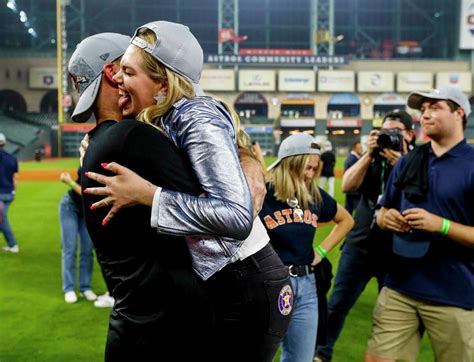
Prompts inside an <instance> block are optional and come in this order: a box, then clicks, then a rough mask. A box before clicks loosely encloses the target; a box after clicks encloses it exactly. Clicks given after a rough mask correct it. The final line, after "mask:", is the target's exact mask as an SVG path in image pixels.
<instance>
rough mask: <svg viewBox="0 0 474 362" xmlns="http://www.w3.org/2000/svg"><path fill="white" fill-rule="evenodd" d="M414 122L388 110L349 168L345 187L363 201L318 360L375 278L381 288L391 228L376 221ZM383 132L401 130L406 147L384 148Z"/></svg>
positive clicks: (410, 140)
mask: <svg viewBox="0 0 474 362" xmlns="http://www.w3.org/2000/svg"><path fill="white" fill-rule="evenodd" d="M412 125H413V120H412V118H411V116H410V115H409V114H408V113H407V112H405V111H402V110H394V111H392V112H388V113H387V114H386V115H385V118H384V120H383V123H382V129H381V130H380V131H378V130H372V131H371V132H370V135H369V138H368V142H367V146H368V151H367V152H366V153H365V154H364V155H362V156H361V158H360V159H359V160H358V161H357V162H356V163H355V164H354V165H352V167H350V168H349V169H348V170H347V171H346V172H345V173H344V177H343V179H342V191H343V192H353V191H356V190H360V192H361V200H360V202H359V204H358V205H357V208H356V211H355V214H354V220H355V224H354V227H353V228H352V230H351V231H350V233H349V234H348V236H347V238H346V240H345V241H344V245H343V248H342V253H341V256H340V258H339V265H338V268H337V272H336V277H335V280H334V288H333V290H332V292H331V295H330V297H329V301H328V333H327V341H326V343H318V345H317V346H316V353H315V355H316V358H317V359H316V360H317V361H330V360H331V358H332V354H333V349H334V345H335V344H336V341H337V339H338V338H339V335H340V333H341V331H342V328H343V326H344V321H345V318H346V316H347V315H348V314H349V311H350V310H351V308H352V307H353V306H354V304H355V302H356V301H357V299H358V298H359V296H360V295H361V294H362V292H363V291H364V289H365V286H366V285H367V283H368V282H369V280H370V279H371V278H372V277H375V278H376V279H377V283H378V286H379V289H381V288H382V285H383V281H384V278H385V275H386V273H387V270H388V267H389V262H390V255H391V251H390V248H391V238H392V233H391V232H386V231H383V230H380V228H379V227H378V226H377V224H376V223H375V220H374V215H375V211H376V204H377V200H379V198H380V197H381V196H380V195H381V194H382V193H383V191H384V190H385V185H386V183H387V180H388V177H389V175H390V172H391V170H392V167H393V165H395V164H396V163H397V161H398V160H399V159H400V157H401V156H402V155H403V154H405V153H407V152H408V151H409V150H410V149H411V148H412V147H413V145H414V143H415V134H414V132H413V129H412ZM380 132H396V133H397V134H398V136H397V139H400V138H401V139H402V142H401V146H402V150H401V151H395V150H393V149H390V148H385V149H382V148H380V146H379V145H378V143H377V141H378V138H379V134H380ZM398 137H400V138H398Z"/></svg>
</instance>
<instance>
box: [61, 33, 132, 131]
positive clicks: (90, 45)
mask: <svg viewBox="0 0 474 362" xmlns="http://www.w3.org/2000/svg"><path fill="white" fill-rule="evenodd" d="M129 45H130V37H129V36H126V35H122V34H116V33H100V34H96V35H92V36H90V37H88V38H85V39H84V40H83V41H81V42H80V43H79V44H78V45H77V47H76V50H75V51H74V53H73V54H72V56H71V59H70V60H69V66H68V68H69V74H70V76H71V78H72V79H73V81H74V84H75V86H76V89H77V91H78V92H79V94H80V96H79V102H77V105H76V108H75V109H74V113H73V114H72V120H73V121H74V122H81V123H82V122H86V121H87V120H88V119H89V118H90V117H91V114H92V109H91V108H92V106H93V104H94V102H95V99H96V97H97V94H98V93H99V88H100V82H101V80H102V69H103V68H104V65H105V64H107V63H111V62H113V61H115V60H117V59H118V58H120V57H121V56H122V55H123V53H125V50H127V47H128V46H129Z"/></svg>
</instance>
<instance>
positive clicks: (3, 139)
mask: <svg viewBox="0 0 474 362" xmlns="http://www.w3.org/2000/svg"><path fill="white" fill-rule="evenodd" d="M5 143H7V138H6V137H5V135H4V134H3V133H0V146H3V145H4V144H5Z"/></svg>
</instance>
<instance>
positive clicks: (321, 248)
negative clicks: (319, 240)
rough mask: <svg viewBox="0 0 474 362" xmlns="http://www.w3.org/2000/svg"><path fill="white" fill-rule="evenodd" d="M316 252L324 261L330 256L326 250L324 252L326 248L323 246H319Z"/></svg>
mask: <svg viewBox="0 0 474 362" xmlns="http://www.w3.org/2000/svg"><path fill="white" fill-rule="evenodd" d="M316 252H317V253H318V254H319V256H320V257H321V258H322V259H324V258H325V257H327V256H328V253H327V251H326V250H324V248H323V247H322V246H321V245H318V246H317V247H316Z"/></svg>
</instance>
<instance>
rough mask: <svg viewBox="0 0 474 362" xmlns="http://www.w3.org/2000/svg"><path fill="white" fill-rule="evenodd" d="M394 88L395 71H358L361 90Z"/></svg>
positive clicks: (384, 90)
mask: <svg viewBox="0 0 474 362" xmlns="http://www.w3.org/2000/svg"><path fill="white" fill-rule="evenodd" d="M394 88H395V81H394V76H393V72H387V71H380V72H379V71H375V72H366V71H363V72H359V73H357V89H358V91H359V92H377V93H378V92H393V90H394Z"/></svg>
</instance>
